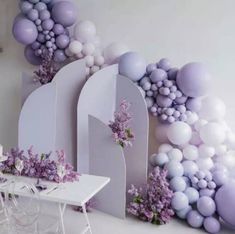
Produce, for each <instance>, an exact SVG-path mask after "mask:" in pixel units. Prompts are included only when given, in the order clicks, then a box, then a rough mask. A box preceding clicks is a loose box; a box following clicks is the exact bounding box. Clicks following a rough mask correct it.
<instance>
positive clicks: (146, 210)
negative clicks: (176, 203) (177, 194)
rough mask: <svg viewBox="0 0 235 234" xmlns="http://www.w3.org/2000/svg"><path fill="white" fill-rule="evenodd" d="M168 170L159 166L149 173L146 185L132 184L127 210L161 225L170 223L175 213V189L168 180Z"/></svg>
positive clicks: (141, 218)
mask: <svg viewBox="0 0 235 234" xmlns="http://www.w3.org/2000/svg"><path fill="white" fill-rule="evenodd" d="M166 176H167V170H166V169H160V168H159V167H156V168H154V170H153V171H152V172H151V173H150V174H149V177H148V183H147V184H146V185H145V186H144V187H139V188H136V187H135V186H134V185H132V186H131V188H130V190H129V191H128V193H129V194H130V195H131V196H132V201H131V202H130V204H129V206H128V208H127V212H128V213H130V214H132V215H134V216H136V217H138V218H139V219H140V220H143V221H146V222H150V223H153V224H157V225H161V224H165V223H168V222H169V221H170V219H171V217H172V216H173V215H174V211H173V210H172V208H171V200H172V197H173V191H172V190H171V189H170V188H169V183H168V181H167V178H166Z"/></svg>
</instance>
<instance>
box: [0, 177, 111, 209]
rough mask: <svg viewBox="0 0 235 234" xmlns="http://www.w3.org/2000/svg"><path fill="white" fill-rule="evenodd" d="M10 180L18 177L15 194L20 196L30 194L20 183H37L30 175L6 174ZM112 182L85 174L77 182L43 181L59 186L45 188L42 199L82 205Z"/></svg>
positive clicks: (3, 188) (41, 194)
mask: <svg viewBox="0 0 235 234" xmlns="http://www.w3.org/2000/svg"><path fill="white" fill-rule="evenodd" d="M4 177H5V178H7V179H8V180H11V179H13V180H14V179H16V180H17V183H18V186H17V187H16V189H15V194H16V195H20V196H26V197H27V196H29V194H27V193H26V192H25V191H24V189H22V186H21V185H20V182H21V181H27V182H30V183H33V184H35V183H36V180H37V179H35V178H28V177H19V176H12V175H4ZM109 182H110V178H107V177H101V176H94V175H86V174H83V175H81V176H80V177H79V181H75V182H66V183H61V184H57V183H54V182H49V181H42V183H43V184H46V185H47V186H48V187H50V188H55V187H58V188H57V189H55V190H51V191H48V190H44V191H42V192H40V199H41V200H45V201H51V202H59V203H65V204H68V205H75V206H82V205H84V204H85V203H86V202H87V201H89V200H90V199H91V198H92V197H93V196H94V195H95V194H97V193H98V192H99V191H100V190H101V189H102V188H104V187H105V186H106V185H107V184H108V183H109ZM5 189H6V188H5V186H4V184H3V185H2V186H1V185H0V191H1V192H4V190H5Z"/></svg>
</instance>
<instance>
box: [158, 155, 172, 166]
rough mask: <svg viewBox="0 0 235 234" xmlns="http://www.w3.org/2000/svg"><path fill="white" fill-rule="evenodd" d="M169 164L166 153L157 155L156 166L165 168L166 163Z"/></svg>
mask: <svg viewBox="0 0 235 234" xmlns="http://www.w3.org/2000/svg"><path fill="white" fill-rule="evenodd" d="M168 162H169V159H168V157H167V154H165V153H159V154H156V156H155V164H156V165H157V166H160V167H161V166H164V165H165V164H166V163H168Z"/></svg>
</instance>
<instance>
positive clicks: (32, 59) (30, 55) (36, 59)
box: [24, 45, 42, 65]
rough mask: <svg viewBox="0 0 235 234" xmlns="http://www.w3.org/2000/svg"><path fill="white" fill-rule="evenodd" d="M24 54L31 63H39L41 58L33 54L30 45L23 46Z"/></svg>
mask: <svg viewBox="0 0 235 234" xmlns="http://www.w3.org/2000/svg"><path fill="white" fill-rule="evenodd" d="M24 56H25V58H26V59H27V61H28V62H29V63H31V64H32V65H40V64H41V62H42V60H41V58H40V57H38V56H36V55H35V53H34V50H33V49H32V48H31V46H30V45H28V46H26V47H25V50H24Z"/></svg>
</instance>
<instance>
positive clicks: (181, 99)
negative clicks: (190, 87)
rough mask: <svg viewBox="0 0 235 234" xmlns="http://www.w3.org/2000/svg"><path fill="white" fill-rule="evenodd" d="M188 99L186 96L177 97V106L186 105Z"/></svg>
mask: <svg viewBox="0 0 235 234" xmlns="http://www.w3.org/2000/svg"><path fill="white" fill-rule="evenodd" d="M187 99H188V97H186V96H182V97H177V98H176V99H175V102H176V103H177V104H184V103H185V102H186V101H187Z"/></svg>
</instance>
